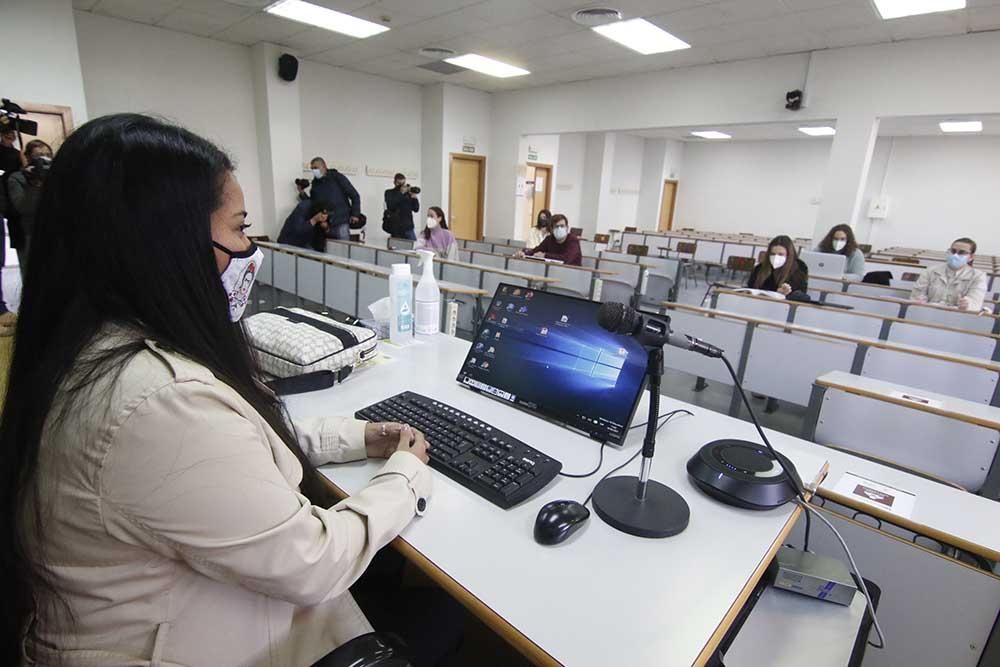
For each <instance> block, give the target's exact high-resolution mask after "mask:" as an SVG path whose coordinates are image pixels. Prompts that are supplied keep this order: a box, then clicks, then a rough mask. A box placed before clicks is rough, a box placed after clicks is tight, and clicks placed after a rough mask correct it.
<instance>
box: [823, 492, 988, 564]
mask: <svg viewBox="0 0 1000 667" xmlns="http://www.w3.org/2000/svg"><path fill="white" fill-rule="evenodd" d="M955 490H956V491H958V489H955ZM965 493H968V492H967V491H966V492H965ZM817 495H819V496H820V497H821V498H826V499H827V500H832V501H833V502H835V503H838V504H840V505H843V506H844V507H849V508H851V509H853V510H857V511H859V512H863V513H865V514H868V515H870V516H873V517H875V518H877V519H881V520H883V521H887V522H889V523H891V524H894V525H897V526H899V527H900V528H905V529H906V530H909V531H911V532H914V533H918V534H920V535H924V536H926V537H929V538H931V539H934V540H937V541H938V542H941V543H942V544H947V545H950V546H953V547H958V548H959V549H961V550H963V551H967V552H969V553H971V554H976V555H978V556H982V557H983V558H986V559H987V560H993V561H997V560H1000V551H995V550H993V549H990V548H989V547H985V546H982V545H981V544H976V543H975V542H970V541H968V540H966V539H965V538H962V537H958V536H957V535H953V534H951V533H948V532H946V531H943V530H938V529H937V528H934V527H933V526H928V525H927V524H923V523H920V522H918V521H913V520H912V519H908V518H906V517H902V516H899V515H898V514H893V513H892V512H888V511H886V510H883V509H882V508H880V507H874V506H872V505H868V504H865V503H862V502H860V501H858V500H856V499H854V498H852V497H850V496H845V495H843V494H841V493H837V492H836V491H834V490H833V489H828V488H825V487H823V486H820V488H819V490H818V491H817ZM963 564H964V563H963Z"/></svg>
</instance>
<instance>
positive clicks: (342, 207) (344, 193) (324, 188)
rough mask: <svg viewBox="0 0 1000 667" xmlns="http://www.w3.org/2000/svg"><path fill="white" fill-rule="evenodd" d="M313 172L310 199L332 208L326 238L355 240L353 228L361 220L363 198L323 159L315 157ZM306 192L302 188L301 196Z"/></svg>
mask: <svg viewBox="0 0 1000 667" xmlns="http://www.w3.org/2000/svg"><path fill="white" fill-rule="evenodd" d="M309 168H310V169H311V170H312V175H313V180H312V191H311V194H310V198H311V199H313V200H315V201H322V202H326V203H327V204H328V205H329V206H330V209H329V210H330V220H329V229H327V230H326V235H327V236H328V237H330V238H332V239H339V240H341V241H346V240H347V239H349V238H350V237H351V232H350V226H351V224H357V223H358V222H359V221H360V220H361V195H359V194H358V191H357V190H355V189H354V186H353V185H352V184H351V182H350V181H349V180H348V179H347V177H346V176H344V175H343V174H342V173H340V172H339V171H337V170H336V169H328V168H327V166H326V160H324V159H323V158H321V157H314V158H313V159H312V161H311V162H310V163H309ZM302 191H303V190H302V189H301V188H300V189H299V192H300V193H301V192H302Z"/></svg>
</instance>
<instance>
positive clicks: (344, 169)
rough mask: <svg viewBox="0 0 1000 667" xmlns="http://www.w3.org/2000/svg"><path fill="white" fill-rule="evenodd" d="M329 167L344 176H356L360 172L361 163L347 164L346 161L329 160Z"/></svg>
mask: <svg viewBox="0 0 1000 667" xmlns="http://www.w3.org/2000/svg"><path fill="white" fill-rule="evenodd" d="M329 167H330V168H331V169H336V170H337V171H339V172H340V173H342V174H344V175H345V176H358V175H360V174H361V165H358V164H349V163H347V162H331V163H330V164H329Z"/></svg>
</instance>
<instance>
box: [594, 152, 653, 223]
mask: <svg viewBox="0 0 1000 667" xmlns="http://www.w3.org/2000/svg"><path fill="white" fill-rule="evenodd" d="M644 148H645V142H644V141H643V139H642V137H637V136H635V135H634V134H623V133H618V134H616V136H615V151H614V158H613V160H612V165H611V187H610V188H609V189H608V190H606V191H605V192H602V193H601V205H600V208H601V219H600V220H598V225H597V226H598V229H597V231H598V232H607V231H608V230H609V229H621V228H622V227H633V226H635V224H636V210H637V209H638V206H639V192H640V190H639V186H640V184H641V180H642V154H643V150H644Z"/></svg>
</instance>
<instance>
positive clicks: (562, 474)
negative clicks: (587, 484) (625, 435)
mask: <svg viewBox="0 0 1000 667" xmlns="http://www.w3.org/2000/svg"><path fill="white" fill-rule="evenodd" d="M607 446H608V442H607V440H605V441H604V442H602V443H601V455H600V458H598V459H597V467H595V468H594V469H593V470H591V471H590V472H587V473H583V474H580V475H574V474H573V473H569V472H562V471H560V472H559V476H560V477H570V478H572V479H584V478H585V477H591V476H593V475H596V474H597V471H598V470H600V469H601V466H602V465H604V448H605V447H607Z"/></svg>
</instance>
